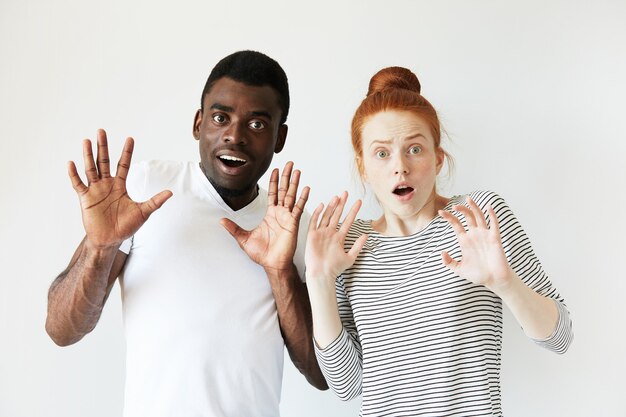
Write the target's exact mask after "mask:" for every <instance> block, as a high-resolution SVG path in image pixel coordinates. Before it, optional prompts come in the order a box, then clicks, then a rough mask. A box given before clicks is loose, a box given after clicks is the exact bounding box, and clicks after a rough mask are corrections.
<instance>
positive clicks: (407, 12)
mask: <svg viewBox="0 0 626 417" xmlns="http://www.w3.org/2000/svg"><path fill="white" fill-rule="evenodd" d="M310 3H311V5H310V6H304V5H298V4H297V2H288V1H284V2H281V1H273V0H272V1H270V0H267V1H250V2H248V3H246V2H237V1H230V2H212V1H197V2H192V1H190V0H179V1H177V2H168V3H167V4H166V3H165V2H163V3H162V4H161V3H159V2H155V1H147V0H138V1H121V0H108V1H84V0H65V1H55V2H52V1H45V0H1V1H0V185H1V188H0V190H1V194H0V195H1V198H2V204H0V230H1V237H0V245H1V246H0V256H1V257H2V258H1V261H2V262H1V265H2V269H3V272H2V274H1V276H0V416H2V417H34V416H46V417H48V416H66V417H78V416H91V417H100V416H107V417H108V416H119V415H120V414H121V409H122V399H123V385H124V374H123V370H124V339H123V334H122V321H121V303H120V300H119V287H117V285H116V287H115V288H114V290H113V294H112V295H111V298H110V300H109V302H108V304H107V306H106V308H105V310H104V313H103V316H102V319H101V320H100V323H99V325H98V326H97V328H96V330H95V331H94V332H93V333H92V334H90V335H88V336H87V337H86V338H85V339H84V340H83V341H81V342H80V343H78V344H76V345H74V346H71V347H67V348H59V347H57V346H55V345H54V344H53V343H52V342H51V341H50V340H49V339H48V337H47V335H46V334H45V331H44V321H45V314H46V294H47V289H48V286H49V284H50V282H51V281H52V279H53V278H54V277H55V276H56V274H58V273H59V272H60V271H61V270H62V269H64V268H65V266H66V263H67V262H68V261H69V258H70V256H71V254H72V252H73V249H74V248H75V247H76V245H77V244H78V243H79V241H80V239H81V237H82V234H83V231H82V224H81V220H80V212H79V207H78V202H77V199H76V197H75V195H74V192H73V190H72V189H71V186H70V183H69V180H68V178H67V176H66V162H67V161H68V160H70V159H73V160H76V161H77V162H79V164H80V165H81V166H82V161H81V139H83V138H85V137H91V138H93V136H94V135H95V131H96V129H97V128H99V127H103V128H106V129H107V130H108V132H109V137H110V144H111V148H112V154H113V155H118V154H119V151H120V149H121V146H122V143H123V140H124V138H125V137H126V136H129V135H131V136H133V137H135V139H136V154H135V158H136V160H140V159H176V160H179V159H184V160H197V159H198V154H197V143H196V142H195V141H194V140H193V138H192V136H191V127H192V120H193V115H194V112H195V110H196V109H197V108H198V106H199V100H200V93H201V91H202V88H203V86H204V82H205V80H206V77H207V75H208V73H209V71H210V69H211V68H212V67H213V65H214V64H215V63H216V62H217V61H218V60H219V59H220V58H222V57H223V56H225V55H227V54H229V53H231V52H234V51H236V50H239V49H257V50H260V51H262V52H265V53H267V54H269V55H270V56H272V57H274V58H275V59H277V60H278V61H279V62H280V63H281V64H282V65H283V67H284V68H285V70H286V72H287V74H288V76H289V81H290V86H291V91H292V107H291V113H290V115H289V119H288V124H289V127H290V129H289V136H288V141H287V145H286V148H285V150H284V151H283V153H281V154H280V155H278V156H277V157H276V158H275V160H274V164H273V165H274V166H282V164H283V163H284V162H285V161H286V160H288V159H292V160H294V161H295V162H296V165H297V166H298V167H299V168H301V169H302V170H303V181H304V182H305V183H307V184H309V185H310V186H311V187H312V193H311V200H310V204H309V207H314V206H315V205H316V204H317V203H318V202H320V201H327V200H328V199H329V198H330V196H332V195H334V194H336V193H339V192H341V191H342V190H343V189H349V190H351V191H353V193H352V195H351V199H353V198H356V196H360V192H359V189H360V188H359V186H358V182H356V181H355V180H354V178H355V176H354V175H353V165H352V154H351V149H350V145H349V123H350V119H351V116H352V113H353V111H354V110H355V108H356V106H357V104H358V103H359V102H360V100H361V99H362V98H363V96H364V94H365V91H366V87H367V82H368V80H369V78H370V76H371V75H372V74H373V73H374V72H375V71H376V70H378V69H379V68H381V67H383V66H389V65H403V66H407V67H409V68H411V69H413V70H414V71H415V72H416V73H417V75H418V76H419V77H420V80H421V82H422V86H423V90H422V92H423V94H424V95H425V96H426V97H427V98H429V99H430V101H431V102H432V103H433V104H434V105H435V107H436V108H437V109H438V110H439V112H440V115H441V118H442V121H443V124H444V127H445V128H446V130H447V132H448V135H449V138H448V139H446V140H445V141H444V144H445V146H446V147H447V149H448V150H449V151H450V152H451V153H452V154H453V155H454V156H455V159H456V163H457V168H456V171H455V173H454V175H453V176H452V177H451V178H450V179H449V180H446V181H444V182H442V183H441V185H442V186H441V191H442V192H443V193H444V194H446V195H451V194H455V193H460V192H467V191H471V190H474V189H492V190H495V191H497V192H499V193H500V194H501V195H503V196H504V197H505V198H506V199H507V201H508V202H509V204H510V205H511V207H512V208H513V209H514V211H515V212H516V214H517V216H518V217H519V219H520V220H521V222H522V224H523V225H524V227H525V229H526V231H527V233H528V234H529V236H530V238H531V241H532V242H533V244H534V247H535V250H536V252H537V254H538V255H539V257H540V259H541V260H542V262H543V264H544V267H545V268H546V270H547V271H548V272H549V274H550V276H551V278H552V280H553V281H554V283H555V284H556V285H557V287H558V288H559V290H560V291H561V293H562V294H563V295H564V296H565V297H566V301H567V303H568V306H569V307H570V309H571V311H572V316H573V320H574V330H575V340H574V344H573V346H572V347H571V349H570V351H569V352H568V353H567V354H566V355H565V356H556V355H554V354H551V353H549V352H547V351H543V350H541V349H539V348H537V347H535V346H534V345H533V344H532V343H531V342H530V341H528V340H527V339H526V338H525V337H524V336H523V334H522V332H521V330H520V329H519V328H518V326H517V325H516V324H515V323H514V322H513V320H512V318H511V316H510V314H508V312H506V314H505V341H504V350H503V371H502V382H503V408H504V412H505V415H507V416H508V417H514V416H516V417H521V416H528V415H534V416H581V417H582V416H585V417H586V416H626V400H625V399H624V393H626V383H625V382H624V375H625V374H626V359H625V356H626V355H625V354H624V353H625V352H624V351H625V349H624V344H625V342H626V336H624V329H625V328H626V313H624V309H623V306H624V295H625V294H626V283H625V279H624V278H625V277H624V272H623V271H624V268H623V264H624V250H625V249H626V244H625V243H624V236H626V227H625V222H624V220H623V218H624V216H623V214H622V213H621V210H622V209H624V207H625V206H626V198H625V196H624V188H625V187H624V186H625V184H626V169H625V168H624V164H625V162H626V134H625V133H624V131H625V130H624V127H623V126H622V125H623V123H624V120H625V118H624V115H623V114H624V112H625V110H626V106H625V105H624V98H625V97H626V81H625V76H626V23H625V22H626V2H624V1H623V0H615V1H609V0H600V1H594V2H585V1H575V0H567V1H546V0H531V1H529V0H525V1H496V0H475V1H464V0H459V1H439V2H432V1H405V2H403V1H394V0H388V1H385V2H378V1H376V2H375V1H372V2H364V1H344V2H342V1H333V2H325V1H317V2H310ZM116 157H117V156H116ZM116 157H115V158H116ZM265 181H266V179H263V182H264V183H265ZM366 202H367V205H366V207H365V209H364V210H363V212H362V215H363V216H365V217H368V216H372V215H374V214H375V213H377V210H376V207H375V205H374V204H373V202H372V201H370V200H369V199H368V200H366ZM286 363H289V360H288V359H287V358H286ZM283 385H284V388H283V398H282V405H281V409H282V415H283V416H284V417H291V416H320V415H324V416H356V415H357V414H358V408H359V403H358V401H353V402H350V403H341V402H340V401H339V400H337V399H336V398H335V397H334V395H333V394H332V393H331V392H329V391H327V392H318V391H316V390H315V389H313V388H311V387H309V386H308V385H307V384H306V382H305V381H304V378H302V377H301V376H300V375H299V374H298V373H297V371H295V370H294V368H293V367H292V366H291V365H288V366H286V370H285V379H284V384H283Z"/></svg>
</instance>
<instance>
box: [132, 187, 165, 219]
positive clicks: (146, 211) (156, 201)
mask: <svg viewBox="0 0 626 417" xmlns="http://www.w3.org/2000/svg"><path fill="white" fill-rule="evenodd" d="M171 196H172V192H171V191H170V190H164V191H161V192H160V193H158V194H156V195H155V196H154V197H152V198H151V199H150V200H148V201H144V202H143V203H141V204H140V205H139V210H141V215H142V216H143V218H144V220H148V217H150V215H151V214H152V213H154V212H155V211H157V210H158V209H159V208H161V206H162V205H163V203H165V202H166V201H167V200H168V199H169V198H170V197H171Z"/></svg>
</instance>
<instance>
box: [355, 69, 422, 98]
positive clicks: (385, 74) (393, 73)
mask: <svg viewBox="0 0 626 417" xmlns="http://www.w3.org/2000/svg"><path fill="white" fill-rule="evenodd" d="M389 88H402V89H405V90H410V91H414V92H416V93H418V94H419V93H420V91H421V89H422V86H421V85H420V82H419V80H418V79H417V76H416V75H415V74H413V72H411V70H409V69H406V68H404V67H387V68H383V69H381V70H380V71H378V72H377V73H376V74H374V76H373V77H372V79H371V80H370V85H369V89H368V90H367V95H368V96H369V95H370V94H373V93H377V92H379V91H383V90H386V89H389Z"/></svg>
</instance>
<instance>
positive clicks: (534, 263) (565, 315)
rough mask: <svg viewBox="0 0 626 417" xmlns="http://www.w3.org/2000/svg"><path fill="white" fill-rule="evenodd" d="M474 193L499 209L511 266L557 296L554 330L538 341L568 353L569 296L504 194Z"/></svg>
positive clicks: (479, 201) (545, 292)
mask: <svg viewBox="0 0 626 417" xmlns="http://www.w3.org/2000/svg"><path fill="white" fill-rule="evenodd" d="M471 197H472V198H473V199H474V201H475V202H476V203H477V204H478V206H479V207H481V209H483V210H484V211H486V210H485V208H486V206H487V204H490V205H491V206H492V207H493V209H494V211H495V212H496V216H497V218H498V222H499V224H500V234H501V238H502V245H503V247H504V252H505V254H506V257H507V259H508V261H509V264H510V265H511V268H512V269H513V270H514V271H515V273H516V274H517V275H518V276H519V277H520V278H521V279H522V281H523V282H524V283H525V284H526V285H528V286H529V287H530V288H532V289H533V290H534V291H536V292H537V293H539V294H541V295H543V296H544V297H548V298H551V299H553V300H554V302H555V304H556V306H557V309H558V311H559V319H558V322H557V325H556V327H555V329H554V332H553V333H552V335H550V336H549V337H548V338H546V339H544V340H534V342H535V343H537V344H538V345H539V346H542V347H544V348H546V349H549V350H551V351H554V352H556V353H559V354H561V353H564V352H565V351H566V350H567V349H568V347H569V346H570V344H571V343H572V340H573V331H572V321H571V318H570V313H569V311H568V309H567V306H566V305H565V300H564V299H563V297H562V296H561V295H560V294H559V293H558V291H557V289H556V288H555V287H554V285H553V284H552V282H550V280H549V278H548V275H547V274H546V272H545V271H544V269H543V267H542V266H541V263H540V262H539V259H538V258H537V256H536V255H535V253H534V251H533V249H532V246H531V244H530V240H529V239H528V236H527V235H526V233H525V232H524V230H523V228H522V226H521V225H520V223H519V222H518V220H517V218H516V217H515V215H514V214H513V212H512V211H511V209H510V208H509V206H508V205H507V204H506V202H505V201H504V199H502V197H500V196H499V195H497V194H495V193H492V192H475V193H472V195H471Z"/></svg>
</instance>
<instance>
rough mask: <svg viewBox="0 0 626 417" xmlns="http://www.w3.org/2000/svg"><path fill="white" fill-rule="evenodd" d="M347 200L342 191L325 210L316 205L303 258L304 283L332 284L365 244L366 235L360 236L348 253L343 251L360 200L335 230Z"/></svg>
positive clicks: (359, 205)
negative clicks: (307, 281)
mask: <svg viewBox="0 0 626 417" xmlns="http://www.w3.org/2000/svg"><path fill="white" fill-rule="evenodd" d="M347 199H348V193H347V192H345V191H344V192H343V193H342V194H341V196H340V197H337V196H335V197H333V198H332V199H331V200H330V202H329V203H328V206H327V207H326V209H325V210H324V205H323V204H320V205H319V206H317V208H316V209H315V211H314V212H313V215H312V216H311V221H310V223H309V231H308V235H307V243H306V252H305V256H304V259H305V262H306V276H307V280H309V279H328V280H332V282H334V281H335V278H336V277H337V276H339V275H340V274H341V273H342V272H343V271H345V270H346V269H347V268H349V267H350V266H351V265H352V264H353V263H354V261H355V260H356V257H357V255H358V254H359V252H360V251H361V249H362V248H363V245H365V241H366V240H367V235H366V234H364V235H361V236H360V237H359V238H358V239H357V240H356V241H355V242H354V244H353V245H352V248H350V250H349V251H348V252H346V251H345V249H344V241H345V238H346V234H347V233H348V230H350V226H352V223H353V222H354V219H355V218H356V215H357V213H358V211H359V209H360V208H361V201H360V200H357V201H356V202H355V203H354V204H353V205H352V208H351V209H350V211H349V212H348V214H347V215H346V218H345V219H344V221H343V223H342V224H341V227H338V225H339V221H340V219H341V215H342V213H343V209H344V206H345V204H346V201H347ZM322 210H323V211H324V212H323V213H322Z"/></svg>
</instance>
